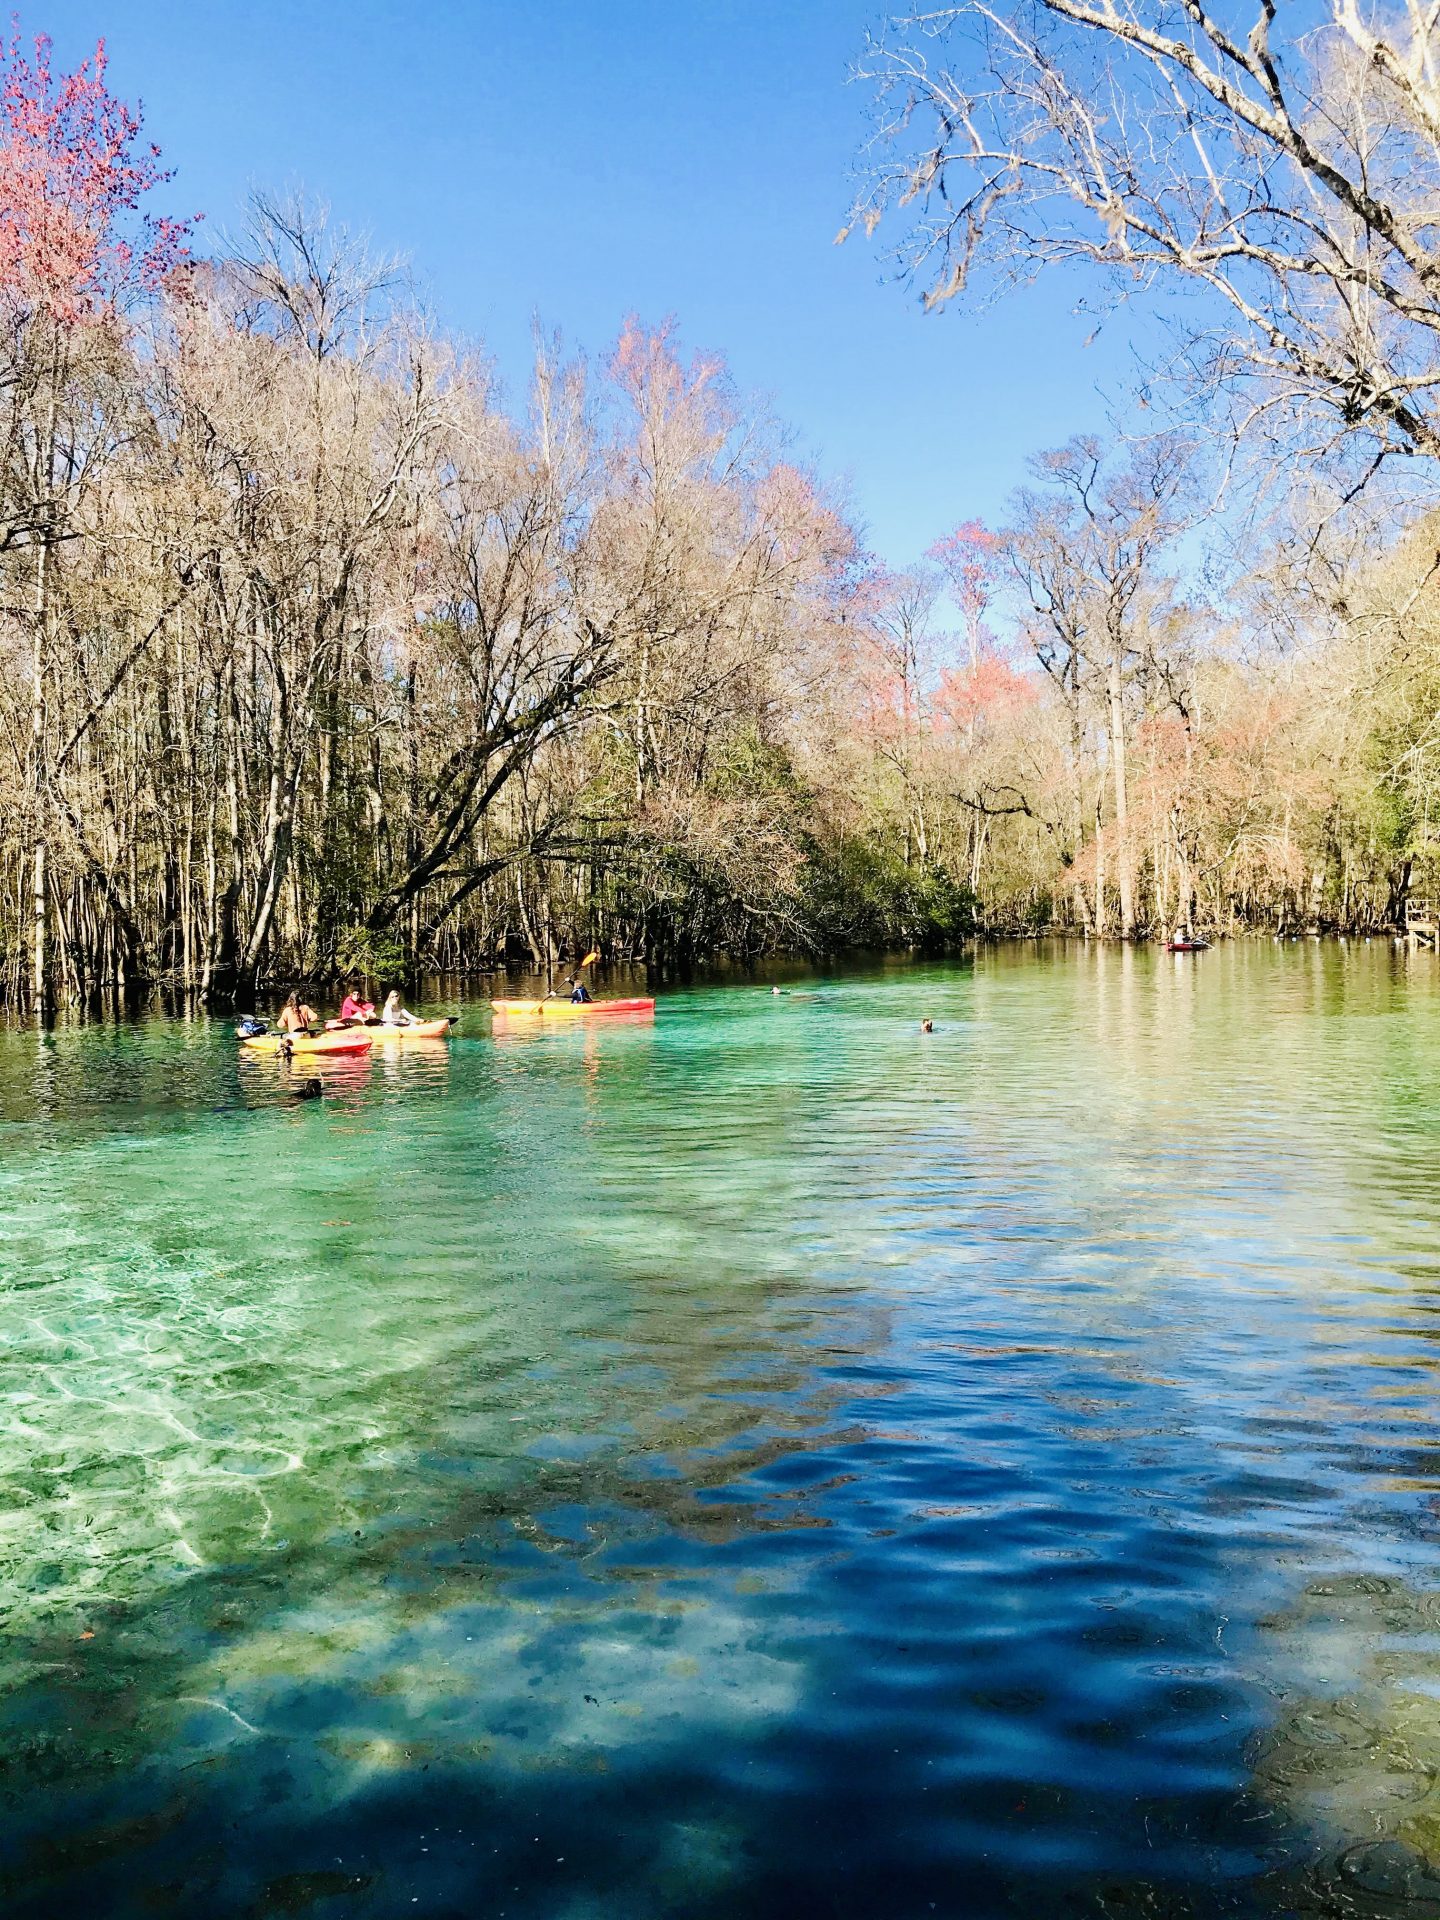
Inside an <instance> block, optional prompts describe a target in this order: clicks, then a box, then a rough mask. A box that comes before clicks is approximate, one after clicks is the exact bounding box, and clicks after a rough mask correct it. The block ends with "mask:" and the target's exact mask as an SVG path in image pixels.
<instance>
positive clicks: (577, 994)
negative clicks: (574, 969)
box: [567, 973, 590, 1007]
mask: <svg viewBox="0 0 1440 1920" xmlns="http://www.w3.org/2000/svg"><path fill="white" fill-rule="evenodd" d="M567 984H568V986H569V988H570V999H571V1002H572V1003H573V1004H574V1005H575V1006H577V1007H584V1006H588V1005H589V1003H590V989H589V988H588V987H587V986H586V984H585V982H584V981H583V980H582V979H581V978H580V976H579V974H578V973H576V974H572V975H571V977H570V979H569V981H568V982H567Z"/></svg>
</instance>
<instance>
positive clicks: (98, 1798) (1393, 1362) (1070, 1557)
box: [0, 945, 1440, 1920]
mask: <svg viewBox="0 0 1440 1920" xmlns="http://www.w3.org/2000/svg"><path fill="white" fill-rule="evenodd" d="M792 984H793V985H796V986H797V987H798V985H799V984H800V983H792ZM805 984H806V987H807V991H806V992H804V993H802V992H800V991H792V992H788V993H786V994H784V995H781V996H778V997H777V996H772V995H771V994H770V993H769V992H768V990H763V989H752V988H746V987H740V986H727V987H718V988H697V989H694V990H690V991H684V992H676V993H673V994H670V995H668V996H663V997H662V1000H661V1005H660V1009H659V1013H658V1016H657V1018H656V1019H655V1020H654V1021H653V1022H645V1021H640V1022H633V1023H629V1022H627V1023H624V1024H620V1023H617V1024H615V1025H613V1026H606V1025H604V1024H602V1023H600V1022H593V1023H588V1024H581V1023H575V1024H568V1023H567V1024H566V1025H565V1026H564V1027H550V1028H546V1027H543V1026H541V1027H538V1028H534V1029H527V1030H523V1031H515V1032H511V1033H503V1032H502V1033H498V1034H497V1033H492V1030H491V1022H490V1019H489V1016H488V1013H487V1012H486V1011H485V1010H484V1007H483V1005H478V1004H477V1005H474V1006H470V1007H466V1008H464V1009H463V1014H462V1020H461V1023H460V1025H459V1027H458V1028H457V1037H456V1038H455V1039H454V1040H453V1041H452V1042H451V1043H450V1044H449V1045H448V1047H447V1046H445V1045H443V1044H441V1045H438V1046H431V1047H424V1048H416V1049H415V1050H414V1051H413V1052H404V1051H400V1050H395V1051H394V1052H393V1053H392V1055H391V1056H389V1057H378V1056H377V1057H375V1058H373V1059H370V1060H366V1061H361V1062H359V1063H358V1064H349V1063H343V1062H334V1063H331V1064H328V1065H327V1066H326V1067H325V1068H324V1069H323V1078H324V1081H325V1085H326V1098H325V1099H324V1100H322V1101H316V1102H309V1103H306V1104H303V1105H294V1104H292V1103H291V1102H290V1101H289V1099H288V1093H287V1087H286V1083H285V1080H284V1077H283V1072H282V1070H281V1069H280V1068H279V1067H278V1066H277V1065H276V1064H275V1063H271V1062H263V1061H255V1062H242V1061H240V1060H239V1059H237V1057H236V1050H235V1047H234V1043H233V1040H232V1039H231V1038H230V1036H229V1033H228V1030H227V1028H226V1026H225V1025H224V1023H209V1022H204V1021H197V1022H192V1023H182V1022H178V1021H167V1020H161V1019H151V1020H145V1021H141V1022H137V1023H134V1024H128V1025H119V1026H115V1025H111V1026H103V1025H93V1026H78V1027H74V1028H69V1029H66V1030H63V1031H61V1032H59V1033H57V1034H54V1035H49V1036H38V1035H35V1034H28V1033H20V1032H8V1033H4V1034H3V1035H0V1143H3V1157H0V1408H3V1417H0V1489H3V1493H0V1609H3V1623H4V1628H5V1631H4V1636H3V1644H0V1849H3V1851H0V1861H3V1873H4V1876H5V1878H4V1885H5V1887H6V1889H7V1891H8V1895H9V1899H10V1902H11V1907H10V1910H11V1912H13V1913H24V1914H29V1913H36V1914H41V1913H44V1914H49V1913H52V1912H54V1913H61V1912H76V1911H86V1910H88V1911H96V1912H104V1913H106V1914H107V1915H108V1914H117V1915H118V1914H125V1915H128V1914H130V1913H134V1914H136V1915H139V1914H141V1913H144V1914H153V1913H155V1912H157V1911H162V1912H164V1911H172V1912H177V1913H189V1912H192V1911H202V1910H203V1911H207V1912H209V1913H212V1914H221V1915H230V1914H237V1915H238V1914H242V1913H253V1912H275V1913H296V1912H301V1913H312V1912H313V1913H316V1914H326V1915H328V1914H342V1913H343V1914H346V1915H351V1914H359V1915H366V1916H369V1915H381V1914H385V1915H388V1914H391V1913H396V1914H399V1913H414V1912H417V1911H418V1912H422V1913H427V1914H451V1913H455V1914H459V1913H479V1912H485V1913H489V1912H495V1913H497V1914H498V1913H501V1912H504V1913H507V1914H510V1915H535V1916H539V1915H546V1916H549V1915H563V1916H566V1917H567V1920H568V1917H569V1916H581V1915H584V1916H592V1915H594V1916H600V1915H605V1916H609V1915H612V1914H613V1915H617V1916H619V1915H625V1916H645V1915H651V1914H654V1915H661V1914H665V1915H670V1914H685V1915H690V1914H695V1915H704V1916H709V1915H717V1916H718V1915H721V1914H726V1915H730V1914H738V1913H741V1912H743V1913H746V1914H747V1915H759V1916H768V1915H770V1914H772V1913H773V1914H775V1915H777V1916H778V1915H779V1914H781V1913H782V1912H784V1913H786V1914H793V1913H794V1912H795V1911H796V1910H797V1908H798V1909H799V1910H801V1911H824V1912H829V1913H834V1914H840V1915H845V1916H849V1915H855V1916H857V1917H858V1916H861V1915H866V1916H869V1915H874V1914H877V1913H882V1912H883V1913H885V1914H886V1915H909V1914H912V1913H913V1914H916V1915H923V1914H927V1913H931V1912H936V1913H941V1914H956V1915H959V1914H966V1915H970V1914H989V1913H1011V1912H1014V1913H1033V1912H1037V1911H1041V1910H1042V1909H1043V1910H1047V1911H1055V1912H1064V1913H1066V1914H1071V1913H1074V1914H1090V1913H1094V1914H1096V1915H1099V1914H1109V1913H1122V1914H1131V1913H1134V1914H1141V1913H1144V1914H1167V1915H1168V1914H1175V1915H1180V1914H1190V1913H1208V1912H1212V1911H1213V1912H1222V1911H1223V1912H1254V1913H1281V1912H1292V1911H1299V1912H1307V1913H1311V1912H1313V1913H1317V1914H1318V1913H1337V1914H1338V1913H1357V1912H1358V1913H1374V1914H1376V1915H1379V1914H1381V1913H1397V1912H1405V1913H1406V1914H1415V1913H1425V1912H1429V1911H1431V1910H1432V1906H1433V1910H1434V1911H1435V1912H1437V1913H1440V1785H1437V1782H1440V1702H1437V1698H1436V1696H1437V1694H1440V1637H1437V1634H1440V1508H1437V1498H1440V1451H1437V1447H1440V1399H1437V1392H1436V1388H1437V1381H1436V1376H1435V1358H1434V1356H1435V1345H1434V1342H1435V1338H1436V1335H1437V1330H1440V1320H1437V1318H1436V1310H1437V1304H1440V1291H1437V1281H1440V1179H1437V1175H1440V972H1437V968H1436V966H1435V963H1434V961H1433V960H1432V959H1429V958H1428V957H1427V956H1424V955H1419V956H1413V955H1404V954H1398V953H1393V952H1392V951H1391V950H1390V949H1388V948H1381V947H1378V946H1377V947H1362V948H1352V949H1350V950H1348V951H1346V950H1344V949H1341V948H1338V947H1321V946H1318V945H1316V946H1311V945H1305V946H1290V947H1276V946H1270V945H1265V946H1259V945H1257V946H1237V947H1233V948H1221V949H1217V950H1215V951H1213V952H1212V953H1209V954H1206V955H1201V956H1198V957H1196V958H1187V959H1178V958H1168V957H1165V956H1160V955H1156V954H1152V953H1119V952H1103V953H1093V952H1085V951H1082V950H1070V951H1056V952H1053V953H1045V952H1042V951H1037V950H1033V949H1017V950H996V951H984V952H982V953H981V954H980V955H979V956H978V957H977V959H976V961H975V963H974V964H973V965H962V966H954V967H943V968H942V967H935V968H908V967H895V968H889V969H886V970H883V971H880V972H873V973H868V974H852V975H846V976H843V977H837V978H835V979H832V980H819V981H815V982H810V983H805ZM922 1016H927V1017H930V1018H932V1019H933V1020H934V1021H935V1024H936V1031H935V1032H934V1033H933V1034H931V1035H928V1036H922V1035H921V1033H920V1031H919V1021H920V1019H921V1017H922ZM308 1071H310V1069H308V1068H307V1072H308ZM1397 1903H1398V1904H1397Z"/></svg>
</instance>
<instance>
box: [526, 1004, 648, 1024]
mask: <svg viewBox="0 0 1440 1920" xmlns="http://www.w3.org/2000/svg"><path fill="white" fill-rule="evenodd" d="M490 1005H491V1007H492V1008H493V1009H494V1011H495V1012H496V1013H497V1014H523V1015H525V1017H526V1018H527V1019H528V1018H531V1017H533V1016H534V1015H536V1014H540V1015H542V1016H543V1017H544V1018H545V1019H546V1020H575V1019H584V1018H587V1017H588V1016H589V1015H591V1014H596V1013H654V1011H655V1002H654V1001H653V1000H492V1001H491V1002H490Z"/></svg>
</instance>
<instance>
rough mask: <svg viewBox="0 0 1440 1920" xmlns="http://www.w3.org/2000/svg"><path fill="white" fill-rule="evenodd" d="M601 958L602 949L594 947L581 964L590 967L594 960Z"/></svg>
mask: <svg viewBox="0 0 1440 1920" xmlns="http://www.w3.org/2000/svg"><path fill="white" fill-rule="evenodd" d="M599 958H600V949H599V948H598V947H592V948H591V949H590V951H589V953H587V954H586V956H585V958H584V959H583V960H582V961H581V962H580V964H581V966H582V967H588V966H589V964H590V962H591V961H592V960H598V959H599Z"/></svg>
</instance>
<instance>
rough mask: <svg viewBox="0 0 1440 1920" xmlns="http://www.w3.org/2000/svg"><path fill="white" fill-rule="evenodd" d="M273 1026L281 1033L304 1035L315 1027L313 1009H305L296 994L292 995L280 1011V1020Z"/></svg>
mask: <svg viewBox="0 0 1440 1920" xmlns="http://www.w3.org/2000/svg"><path fill="white" fill-rule="evenodd" d="M275 1024H276V1026H277V1027H279V1029H280V1031H281V1033H304V1032H305V1031H306V1029H307V1028H309V1027H313V1026H314V1025H315V1009H314V1008H313V1007H307V1006H306V1004H305V1002H304V1001H303V1000H302V999H301V998H300V996H299V994H298V993H292V994H291V996H290V998H289V999H288V1000H287V1001H286V1002H285V1004H284V1006H283V1007H282V1008H281V1009H280V1018H279V1019H278V1020H277V1021H276V1022H275Z"/></svg>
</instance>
